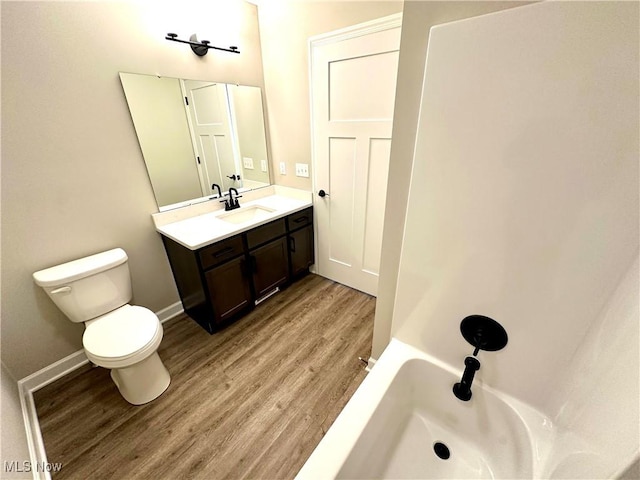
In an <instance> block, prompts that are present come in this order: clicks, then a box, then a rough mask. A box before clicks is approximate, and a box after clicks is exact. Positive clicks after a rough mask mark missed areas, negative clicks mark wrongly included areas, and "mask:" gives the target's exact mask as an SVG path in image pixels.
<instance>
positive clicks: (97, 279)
mask: <svg viewBox="0 0 640 480" xmlns="http://www.w3.org/2000/svg"><path fill="white" fill-rule="evenodd" d="M127 260H128V258H127V254H126V253H125V251H124V250H122V249H121V248H115V249H113V250H109V251H107V252H102V253H98V254H95V255H91V256H89V257H85V258H80V259H78V260H73V261H71V262H68V263H63V264H62V265H58V266H55V267H51V268H47V269H45V270H40V271H39V272H36V273H34V274H33V278H34V280H35V282H36V283H37V284H38V285H40V286H41V287H42V288H44V290H45V291H46V292H47V294H48V295H49V297H51V299H52V300H53V301H54V302H55V304H56V305H57V306H58V308H60V310H62V311H63V312H64V314H65V315H66V316H67V317H69V319H70V320H71V321H72V322H76V323H79V322H84V324H85V332H84V335H83V337H82V343H83V345H84V350H85V352H86V355H87V358H88V359H89V360H90V361H91V362H93V363H95V364H96V365H99V366H101V367H104V368H108V369H110V370H111V378H112V379H113V381H114V382H115V384H116V386H117V387H118V390H120V393H121V394H122V396H123V397H124V399H125V400H126V401H128V402H129V403H132V404H134V405H142V404H143V403H147V402H150V401H151V400H153V399H155V398H157V397H159V396H160V395H161V394H162V393H163V392H164V391H165V390H166V389H167V387H168V386H169V382H170V381H171V378H170V376H169V372H168V371H167V369H166V367H165V366H164V364H163V363H162V360H160V357H159V356H158V347H159V346H160V341H161V340H162V324H161V323H160V321H159V320H158V317H157V316H156V315H155V313H153V312H152V311H151V310H148V309H146V308H144V307H137V306H133V305H129V304H128V302H129V301H130V300H131V297H132V291H131V277H130V275H129V266H128V264H127Z"/></svg>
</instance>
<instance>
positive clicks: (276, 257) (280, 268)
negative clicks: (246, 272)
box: [249, 237, 289, 298]
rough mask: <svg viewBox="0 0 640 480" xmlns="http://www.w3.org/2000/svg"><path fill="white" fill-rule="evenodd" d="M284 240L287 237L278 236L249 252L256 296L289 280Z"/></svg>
mask: <svg viewBox="0 0 640 480" xmlns="http://www.w3.org/2000/svg"><path fill="white" fill-rule="evenodd" d="M286 240H287V237H282V238H279V239H278V240H274V241H273V242H270V243H267V244H266V245H264V246H262V247H260V248H256V249H255V250H252V251H251V252H250V253H249V255H250V257H251V263H252V271H253V287H254V289H255V292H256V298H260V297H262V296H263V295H266V294H267V293H269V292H270V291H271V290H273V289H274V288H276V287H278V286H280V285H283V284H285V283H286V282H287V281H288V280H289V262H288V261H287V241H286Z"/></svg>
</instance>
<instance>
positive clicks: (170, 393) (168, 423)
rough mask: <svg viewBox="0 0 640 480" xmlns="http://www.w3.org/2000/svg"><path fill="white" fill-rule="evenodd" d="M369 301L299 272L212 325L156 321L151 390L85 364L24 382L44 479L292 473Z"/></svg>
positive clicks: (324, 414) (348, 364)
mask: <svg viewBox="0 0 640 480" xmlns="http://www.w3.org/2000/svg"><path fill="white" fill-rule="evenodd" d="M374 309H375V298H373V297H370V296H369V295H366V294H363V293H360V292H358V291H355V290H352V289H350V288H348V287H345V286H343V285H340V284H337V283H334V282H332V281H330V280H327V279H324V278H322V277H318V276H316V275H308V276H307V277H305V278H304V279H302V280H300V281H299V282H297V283H294V284H293V285H291V286H290V287H289V288H288V289H286V290H284V291H283V292H281V293H279V294H277V295H275V296H273V297H271V298H270V299H268V300H267V301H265V302H263V303H262V304H260V305H259V306H258V307H256V309H255V310H253V311H252V312H251V313H250V314H249V315H247V316H245V317H244V318H242V319H240V320H238V321H237V322H235V323H233V324H232V325H230V326H229V327H227V328H226V329H224V330H222V331H221V332H218V333H216V334H214V335H209V334H208V333H207V332H205V331H204V330H203V329H202V328H201V327H200V326H198V325H197V324H196V323H195V322H194V321H193V320H191V319H189V318H188V317H185V316H180V317H178V318H176V319H173V320H171V321H169V322H167V323H165V324H164V329H165V333H164V339H163V340H162V344H161V345H160V349H159V353H160V357H161V358H162V359H163V361H164V363H165V365H166V366H167V368H168V369H169V372H170V373H171V385H170V386H169V388H168V390H167V391H166V392H165V393H164V394H163V395H162V396H161V397H159V398H158V399H156V400H155V401H153V402H151V403H149V404H147V405H142V406H133V405H130V404H128V403H127V402H126V401H125V400H124V399H123V398H122V397H121V396H120V394H119V393H118V391H117V389H116V387H115V385H114V384H113V382H112V381H111V379H110V378H109V372H108V370H106V369H103V368H90V367H88V366H87V367H86V368H83V369H80V370H78V371H76V372H74V373H72V374H70V375H67V376H66V377H64V378H62V379H60V380H58V381H56V382H54V383H52V384H50V385H48V386H46V387H44V388H43V389H41V390H39V391H37V392H35V394H34V397H35V402H36V408H37V412H38V417H39V420H40V426H41V429H42V434H43V438H44V443H45V448H46V451H47V460H48V461H49V462H62V464H63V467H62V470H61V471H60V472H58V473H57V474H54V475H53V476H54V478H55V479H56V480H58V479H67V478H69V479H87V478H91V479H130V478H131V479H142V478H144V479H146V478H149V479H165V478H166V479H183V478H184V479H186V478H202V479H226V478H228V479H240V478H255V479H281V478H282V479H285V478H293V477H294V476H295V475H296V473H297V472H298V470H299V469H300V468H301V467H302V465H303V464H304V462H305V461H306V459H307V458H308V456H309V455H310V454H311V452H312V451H313V449H314V448H315V446H316V445H317V444H318V442H319V441H320V440H321V438H322V436H323V435H324V433H325V432H326V430H327V429H328V428H329V426H330V425H331V424H332V423H333V421H334V420H335V418H336V416H337V415H338V413H339V412H340V410H341V409H342V408H343V406H344V405H345V404H346V402H347V401H348V400H349V398H350V397H351V395H352V394H353V392H354V391H355V390H356V388H357V387H358V386H359V385H360V383H361V382H362V380H363V379H364V377H365V374H366V372H365V371H364V369H363V363H362V362H361V361H360V360H359V359H358V357H359V356H360V357H363V358H368V357H369V354H370V349H371V337H372V332H373V315H374Z"/></svg>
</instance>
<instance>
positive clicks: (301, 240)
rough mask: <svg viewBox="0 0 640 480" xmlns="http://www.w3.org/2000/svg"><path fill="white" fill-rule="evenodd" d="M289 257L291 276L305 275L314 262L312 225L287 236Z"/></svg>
mask: <svg viewBox="0 0 640 480" xmlns="http://www.w3.org/2000/svg"><path fill="white" fill-rule="evenodd" d="M289 255H290V258H291V276H293V277H295V276H298V275H302V274H304V273H306V272H307V270H308V268H309V266H310V265H312V264H313V260H314V256H313V226H312V225H309V226H307V227H305V228H302V229H300V230H296V231H295V232H292V233H290V234H289Z"/></svg>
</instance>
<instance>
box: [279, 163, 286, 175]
mask: <svg viewBox="0 0 640 480" xmlns="http://www.w3.org/2000/svg"><path fill="white" fill-rule="evenodd" d="M286 174H287V164H286V163H284V162H280V175H286Z"/></svg>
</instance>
